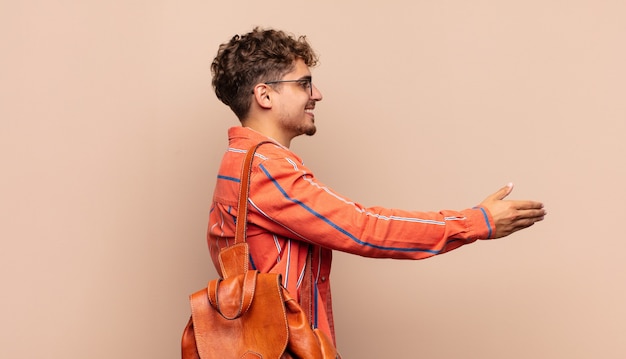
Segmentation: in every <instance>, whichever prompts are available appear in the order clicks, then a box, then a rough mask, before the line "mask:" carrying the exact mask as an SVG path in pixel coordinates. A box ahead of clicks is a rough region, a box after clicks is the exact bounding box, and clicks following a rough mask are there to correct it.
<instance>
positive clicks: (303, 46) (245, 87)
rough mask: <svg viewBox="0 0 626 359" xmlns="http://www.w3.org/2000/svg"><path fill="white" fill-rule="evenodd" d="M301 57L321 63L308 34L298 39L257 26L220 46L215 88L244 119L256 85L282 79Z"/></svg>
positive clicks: (213, 69) (214, 68)
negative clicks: (307, 37)
mask: <svg viewBox="0 0 626 359" xmlns="http://www.w3.org/2000/svg"><path fill="white" fill-rule="evenodd" d="M298 58H301V59H302V60H303V61H304V63H305V64H306V65H307V66H309V67H314V66H316V65H317V63H318V56H317V54H315V52H314V51H313V49H312V48H311V46H310V45H309V43H308V42H307V40H306V37H305V36H299V37H297V38H296V37H294V36H293V35H288V34H286V33H285V32H283V31H279V30H273V29H266V30H263V29H260V28H258V27H256V28H254V29H253V30H252V31H251V32H249V33H247V34H245V35H241V36H240V35H235V36H233V38H232V39H230V41H228V42H226V43H223V44H222V45H220V47H219V50H218V52H217V56H215V59H214V60H213V63H212V64H211V73H212V74H213V81H212V84H213V89H214V90H215V94H216V95H217V98H218V99H220V101H222V102H223V103H225V104H226V105H228V106H229V107H230V108H231V109H232V110H233V112H234V113H235V115H237V117H238V118H239V120H242V119H244V118H245V117H246V116H247V114H248V111H249V109H250V103H251V101H252V97H251V94H252V91H253V89H254V86H255V85H256V84H258V83H261V82H266V81H273V80H279V79H280V78H282V76H284V75H285V74H287V73H289V72H290V71H292V70H293V69H294V66H295V64H294V62H295V60H296V59H298Z"/></svg>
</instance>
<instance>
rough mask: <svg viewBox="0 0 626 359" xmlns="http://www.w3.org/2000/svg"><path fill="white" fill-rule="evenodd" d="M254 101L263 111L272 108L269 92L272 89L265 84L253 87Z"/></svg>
mask: <svg viewBox="0 0 626 359" xmlns="http://www.w3.org/2000/svg"><path fill="white" fill-rule="evenodd" d="M253 91H254V100H255V101H256V103H257V104H258V105H259V106H260V107H261V108H264V109H270V108H272V98H271V97H270V92H271V91H272V88H271V87H269V86H268V85H266V84H258V85H256V86H254V90H253Z"/></svg>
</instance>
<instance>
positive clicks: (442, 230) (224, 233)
mask: <svg viewBox="0 0 626 359" xmlns="http://www.w3.org/2000/svg"><path fill="white" fill-rule="evenodd" d="M228 136H229V146H228V150H227V151H226V153H225V154H224V157H223V160H222V163H221V165H220V168H219V172H218V179H217V183H216V187H215V191H214V196H213V204H212V206H211V210H210V214H209V228H208V235H207V239H208V245H209V250H210V253H211V258H212V259H213V262H214V264H215V266H216V268H217V270H218V271H219V264H218V261H217V255H218V253H219V251H220V249H222V248H224V247H226V246H228V245H230V244H232V243H233V241H234V233H235V221H236V216H237V198H238V195H239V181H240V175H241V166H242V163H243V159H244V157H245V153H246V151H247V150H248V148H250V147H252V146H253V145H255V144H257V143H259V142H261V141H267V140H271V139H269V138H267V137H265V136H264V135H262V134H260V133H258V132H256V131H254V130H252V129H249V128H245V127H233V128H231V129H229V131H228ZM248 206H249V211H248V218H247V220H248V223H249V224H248V230H247V242H248V244H249V247H250V257H251V258H250V266H251V267H252V268H255V269H258V270H260V271H262V272H270V271H271V272H276V273H281V274H282V277H283V282H284V283H283V284H284V286H285V288H287V290H288V291H289V292H290V293H292V295H294V296H295V297H296V298H299V297H300V293H299V289H300V283H301V282H302V280H303V276H304V267H305V264H306V258H307V253H308V249H309V247H311V248H312V272H313V283H312V288H313V289H312V290H313V292H314V294H313V301H312V302H313V318H312V325H313V326H314V327H318V328H320V329H321V330H323V331H324V332H325V333H326V334H328V335H329V336H330V337H331V338H333V340H334V339H335V333H334V323H333V314H332V301H331V290H330V280H329V278H330V269H331V259H332V251H333V250H338V251H342V252H347V253H352V254H357V255H360V256H366V257H375V258H398V259H423V258H427V257H431V256H434V255H437V254H441V253H445V252H448V251H450V250H453V249H455V248H458V247H460V246H462V245H465V244H468V243H471V242H474V241H475V240H477V239H486V238H489V237H490V236H491V233H492V231H493V229H494V227H493V219H492V218H491V216H490V214H489V213H488V212H487V211H486V210H485V209H483V208H480V207H476V208H473V209H466V210H463V211H450V210H444V211H440V212H416V211H405V210H397V209H388V208H382V207H369V208H367V207H364V206H362V205H360V204H358V203H357V202H353V201H351V200H350V199H348V198H346V197H344V196H341V195H340V194H338V193H335V192H334V191H333V190H332V189H330V188H328V187H326V186H325V185H324V184H322V183H320V182H318V181H317V179H316V178H315V176H314V175H313V173H312V172H311V170H310V169H308V168H307V167H306V166H304V164H303V163H302V160H301V159H300V158H299V157H298V156H297V155H296V154H294V153H293V152H291V151H290V150H289V149H288V148H286V147H284V146H282V145H280V144H278V143H276V142H274V143H271V144H264V145H262V146H261V147H259V150H258V151H257V153H256V155H255V158H254V162H253V168H252V175H251V185H250V195H249V200H248Z"/></svg>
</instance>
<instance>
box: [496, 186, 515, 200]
mask: <svg viewBox="0 0 626 359" xmlns="http://www.w3.org/2000/svg"><path fill="white" fill-rule="evenodd" d="M511 191H513V183H509V184H507V185H506V186H504V187H502V188H500V189H499V190H498V191H497V192H496V193H494V194H492V195H491V196H490V197H491V198H493V199H497V200H502V199H505V198H506V196H508V195H509V194H510V193H511Z"/></svg>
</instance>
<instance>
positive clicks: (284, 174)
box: [248, 157, 495, 259]
mask: <svg viewBox="0 0 626 359" xmlns="http://www.w3.org/2000/svg"><path fill="white" fill-rule="evenodd" d="M487 204H491V203H487ZM250 205H251V208H250V213H249V218H248V219H249V220H250V221H251V222H254V223H255V224H256V225H258V226H260V227H263V228H265V229H266V230H268V231H270V232H273V233H277V234H279V235H282V236H285V237H289V238H296V239H302V240H305V241H309V242H313V243H316V244H318V245H320V246H323V247H326V248H329V249H334V250H340V251H344V252H348V253H353V254H358V255H362V256H368V257H384V258H407V259H421V258H426V257H430V256H432V255H436V254H440V253H444V252H447V251H450V250H452V249H455V248H458V247H460V246H462V245H464V244H468V243H471V242H473V241H475V240H477V239H479V238H489V237H490V236H492V237H493V234H494V233H495V232H493V231H494V220H493V218H492V217H491V215H490V211H489V210H487V209H485V208H482V207H479V208H474V209H466V210H463V211H450V210H446V211H440V212H418V211H404V210H397V209H388V208H382V207H369V208H367V207H364V206H361V205H360V204H358V203H355V202H352V201H350V200H348V199H346V198H345V197H342V196H341V195H338V194H336V193H334V192H333V191H332V190H330V189H328V188H327V187H325V186H324V185H323V184H321V183H319V182H317V181H316V180H315V178H314V176H313V174H312V173H311V172H310V171H309V170H308V169H307V168H306V167H304V166H301V165H299V164H297V163H296V162H295V161H294V160H293V159H289V158H288V157H274V158H272V159H266V160H264V161H262V162H261V163H259V164H258V165H257V166H255V168H254V171H253V179H252V188H251V193H250Z"/></svg>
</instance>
